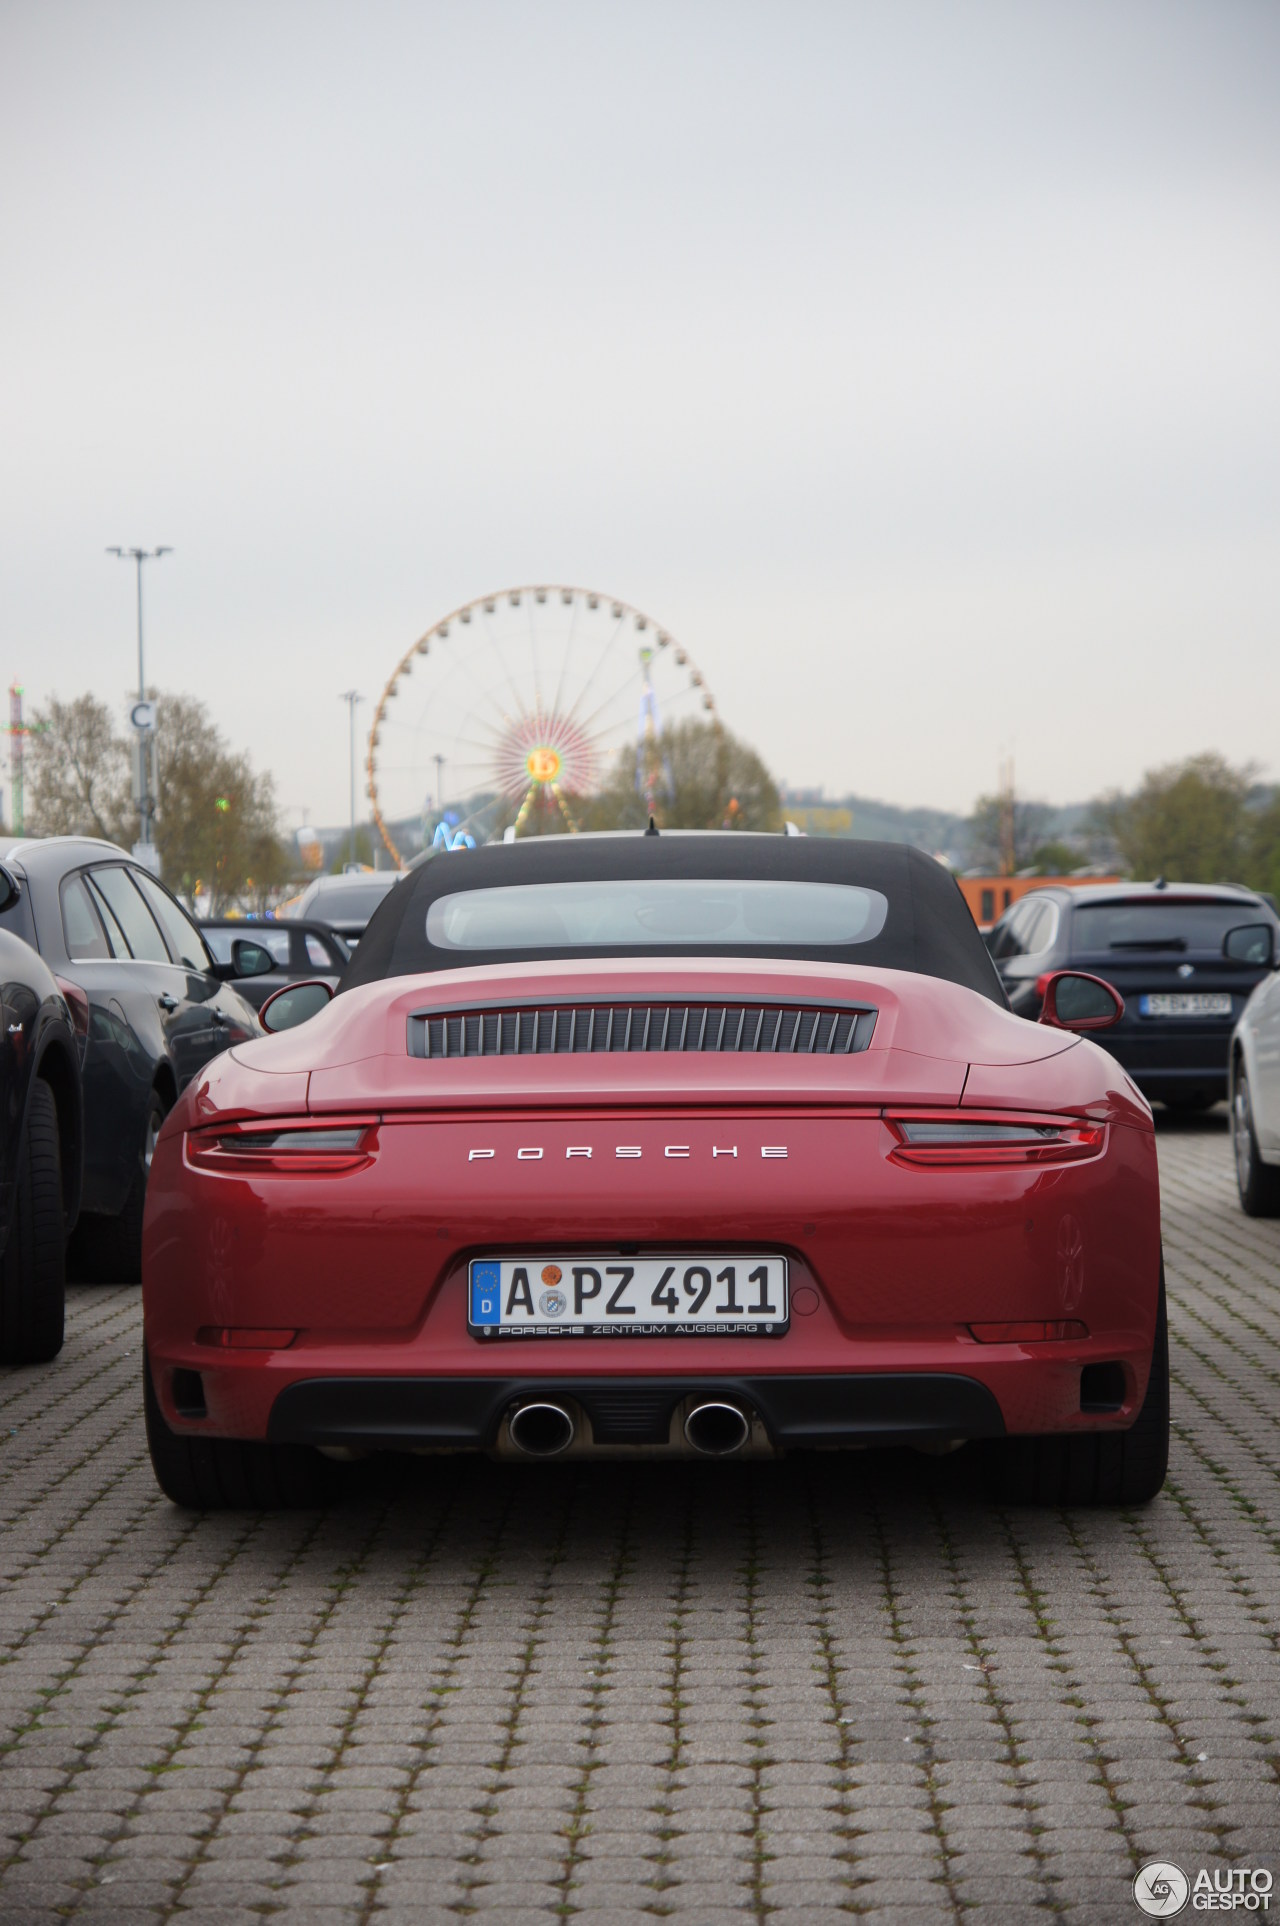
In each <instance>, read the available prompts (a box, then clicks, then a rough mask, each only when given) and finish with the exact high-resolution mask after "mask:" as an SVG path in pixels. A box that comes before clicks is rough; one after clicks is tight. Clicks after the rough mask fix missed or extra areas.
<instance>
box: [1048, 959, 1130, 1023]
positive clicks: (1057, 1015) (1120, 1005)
mask: <svg viewBox="0 0 1280 1926" xmlns="http://www.w3.org/2000/svg"><path fill="white" fill-rule="evenodd" d="M1042 994H1043V996H1044V1008H1043V1010H1041V1012H1040V1021H1041V1023H1047V1024H1049V1026H1050V1027H1051V1028H1052V1029H1055V1030H1079V1031H1084V1030H1109V1029H1110V1028H1111V1026H1112V1024H1113V1023H1119V1021H1120V1019H1121V1017H1122V1016H1123V1015H1124V998H1123V997H1122V996H1121V994H1120V992H1119V991H1118V990H1115V989H1113V988H1112V986H1111V985H1110V984H1109V983H1108V982H1106V981H1105V980H1104V978H1102V977H1100V976H1086V975H1085V973H1084V972H1083V970H1055V971H1054V972H1053V974H1052V975H1051V976H1050V977H1048V978H1047V979H1046V980H1045V983H1044V988H1043V992H1042Z"/></svg>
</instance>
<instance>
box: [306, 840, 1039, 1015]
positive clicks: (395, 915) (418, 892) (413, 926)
mask: <svg viewBox="0 0 1280 1926" xmlns="http://www.w3.org/2000/svg"><path fill="white" fill-rule="evenodd" d="M655 876H662V877H679V878H683V879H686V880H690V881H702V882H715V881H729V880H735V881H736V880H741V879H744V878H760V879H762V880H765V881H770V882H774V881H783V880H795V881H803V882H815V883H843V884H853V885H855V886H857V887H860V888H863V889H870V890H878V891H879V892H880V893H881V894H882V895H883V896H884V897H885V898H886V899H887V900H888V905H889V909H888V915H887V916H886V918H885V922H884V927H883V928H882V929H881V930H880V932H879V934H878V935H876V936H873V937H871V938H870V939H869V940H866V941H863V942H859V943H857V944H849V945H844V944H842V945H840V946H838V947H836V946H830V947H825V946H822V945H815V944H813V943H805V944H797V945H788V944H786V943H785V942H779V943H776V944H775V943H770V944H769V945H768V946H767V947H762V946H761V945H760V944H759V943H754V944H751V945H750V946H747V945H744V944H738V943H723V942H722V943H715V942H711V943H688V942H682V943H678V944H676V943H672V944H671V945H669V946H667V945H664V944H661V943H658V944H652V945H650V944H646V946H645V952H644V954H645V956H646V958H649V957H652V956H654V955H664V954H666V955H679V956H754V957H760V956H777V957H788V958H797V959H807V960H809V961H811V962H821V963H852V964H861V965H872V966H874V967H876V968H879V969H889V970H914V971H917V972H918V973H919V974H920V975H922V976H936V977H942V978H943V979H944V981H946V982H948V983H959V984H962V985H963V986H964V987H965V988H966V989H969V990H976V991H977V992H978V994H979V995H980V996H985V997H989V998H990V999H991V1001H992V1002H993V1003H999V1004H1001V1005H1005V1006H1006V1007H1007V1001H1006V998H1005V994H1004V990H1003V987H1002V985H1001V982H1000V978H999V976H998V975H997V972H996V969H995V965H994V964H993V963H992V961H991V958H990V956H989V955H988V954H987V948H986V945H985V943H984V942H983V940H982V937H981V936H980V935H979V933H978V928H977V925H976V924H975V923H974V920H973V918H972V916H971V915H970V914H969V910H968V908H967V906H966V904H965V900H964V898H963V896H962V895H961V894H960V891H959V889H958V888H957V887H956V883H955V880H954V879H953V877H952V876H951V875H950V874H949V873H948V871H947V870H945V869H944V868H943V866H942V864H941V863H939V862H936V861H935V860H934V859H933V857H931V856H926V855H925V854H924V852H923V851H922V850H919V849H912V848H911V847H910V846H909V845H908V844H906V843H871V842H855V841H853V840H852V839H849V840H845V839H843V838H840V839H837V838H830V839H822V840H819V839H818V838H814V837H799V836H766V835H749V834H742V833H738V834H729V835H725V834H719V833H716V832H714V831H708V832H705V833H683V834H681V833H676V834H667V835H663V836H653V835H649V836H645V835H617V836H569V835H564V836H537V837H530V838H529V839H528V840H527V841H525V842H516V843H488V844H486V845H485V846H484V847H483V848H481V849H465V850H451V851H446V850H441V851H439V852H438V853H437V854H436V855H435V856H433V857H432V858H431V859H430V860H429V861H427V862H424V863H422V864H421V866H420V867H419V868H417V869H414V870H412V871H410V873H409V874H408V875H407V876H406V877H405V879H404V881H403V882H401V883H398V884H397V885H396V887H395V888H394V889H393V890H391V891H389V892H388V894H387V897H386V899H385V900H384V901H383V903H382V904H381V905H380V906H379V908H378V909H377V910H375V912H374V914H373V917H372V920H371V921H370V923H369V926H368V928H367V930H366V931H365V933H364V936H363V938H362V939H361V942H360V946H359V948H358V949H357V950H356V952H355V955H354V956H353V957H352V959H351V962H350V963H349V964H348V966H347V968H346V970H345V972H344V973H343V976H342V979H341V981H340V982H339V984H338V990H339V993H341V992H342V991H343V990H351V989H355V988H356V987H357V985H359V984H361V983H378V982H381V981H383V980H384V979H385V978H387V977H393V976H410V975H416V974H417V973H419V972H420V971H424V970H449V969H459V968H467V967H472V966H474V965H476V964H486V963H512V962H520V963H537V962H551V961H556V960H558V959H561V958H563V957H565V956H566V955H572V956H574V957H576V958H580V959H582V960H584V961H585V960H588V959H590V958H592V957H603V956H628V955H634V954H635V953H636V952H635V950H634V947H630V948H628V947H615V946H604V945H601V946H599V947H591V948H581V947H575V948H573V949H572V950H566V949H564V948H553V949H523V948H522V949H520V950H511V949H506V950H492V951H489V950H475V949H472V950H465V951H460V950H457V949H444V948H440V947H438V946H437V945H435V944H433V943H430V942H429V941H428V939H427V911H428V909H429V907H430V905H431V904H432V903H433V902H434V901H435V900H436V898H438V897H441V896H448V895H452V894H454V893H455V892H457V891H459V890H473V889H477V890H481V889H493V888H497V887H501V886H504V885H508V886H509V885H511V884H537V883H567V882H576V883H584V882H585V883H591V882H601V881H614V880H618V879H624V878H635V879H638V880H644V879H647V878H650V877H655Z"/></svg>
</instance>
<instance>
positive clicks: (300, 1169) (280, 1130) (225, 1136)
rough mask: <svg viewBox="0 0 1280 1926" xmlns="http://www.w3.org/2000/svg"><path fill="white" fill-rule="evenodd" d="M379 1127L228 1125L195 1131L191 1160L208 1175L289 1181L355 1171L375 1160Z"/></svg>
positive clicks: (345, 1120) (354, 1120) (372, 1120)
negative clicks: (271, 1174)
mask: <svg viewBox="0 0 1280 1926" xmlns="http://www.w3.org/2000/svg"><path fill="white" fill-rule="evenodd" d="M377 1124H378V1119H377V1118H376V1117H341V1118H335V1119H334V1121H333V1122H332V1123H326V1124H258V1123H254V1124H242V1125H237V1124H231V1125H224V1126H223V1127H222V1128H221V1129H213V1130H194V1131H192V1133H191V1135H190V1136H189V1137H188V1139H187V1154H188V1157H189V1158H190V1160H191V1162H192V1163H193V1164H198V1165H200V1166H201V1167H202V1168H204V1169H206V1170H225V1171H236V1172H261V1171H276V1172H283V1173H287V1174H288V1175H289V1176H304V1175H306V1174H307V1173H309V1172H312V1171H338V1170H355V1169H357V1168H358V1167H359V1166H360V1165H361V1164H366V1163H368V1162H369V1160H370V1158H371V1157H372V1155H373V1152H374V1150H375V1148H376V1146H377Z"/></svg>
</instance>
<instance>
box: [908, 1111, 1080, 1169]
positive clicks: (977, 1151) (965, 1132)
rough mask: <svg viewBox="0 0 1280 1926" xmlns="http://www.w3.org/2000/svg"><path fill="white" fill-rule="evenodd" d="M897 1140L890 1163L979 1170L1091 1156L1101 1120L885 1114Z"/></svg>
mask: <svg viewBox="0 0 1280 1926" xmlns="http://www.w3.org/2000/svg"><path fill="white" fill-rule="evenodd" d="M885 1122H886V1123H887V1124H888V1126H889V1129H890V1130H891V1131H892V1132H893V1134H894V1137H895V1138H896V1139H897V1141H896V1143H895V1144H894V1146H893V1149H892V1150H891V1151H890V1153H889V1154H890V1156H891V1157H892V1158H893V1160H894V1162H895V1163H900V1164H926V1165H943V1166H950V1167H957V1166H960V1165H968V1166H970V1167H971V1168H977V1169H982V1168H986V1167H989V1166H991V1165H1000V1164H1073V1163H1079V1162H1080V1161H1081V1159H1082V1158H1085V1157H1094V1156H1096V1155H1097V1154H1098V1152H1099V1151H1100V1150H1101V1149H1102V1146H1103V1143H1104V1141H1105V1138H1106V1126H1105V1124H1096V1123H1078V1122H1074V1121H1073V1122H1067V1123H1064V1122H1059V1121H1057V1120H1054V1119H1050V1118H1047V1117H1020V1118H1017V1119H1016V1120H1015V1119H1011V1118H1009V1117H972V1116H962V1115H957V1114H956V1113H954V1112H951V1113H949V1114H947V1115H938V1114H935V1115H933V1116H927V1117H925V1116H911V1117H902V1116H890V1117H886V1118H885Z"/></svg>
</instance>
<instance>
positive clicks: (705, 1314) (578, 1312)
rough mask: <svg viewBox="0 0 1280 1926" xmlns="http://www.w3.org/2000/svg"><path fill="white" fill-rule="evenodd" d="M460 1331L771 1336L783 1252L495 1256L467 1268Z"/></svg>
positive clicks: (780, 1320)
mask: <svg viewBox="0 0 1280 1926" xmlns="http://www.w3.org/2000/svg"><path fill="white" fill-rule="evenodd" d="M469 1284H470V1289H469V1292H468V1303H467V1328H468V1329H469V1330H470V1331H472V1332H473V1333H475V1334H476V1335H477V1336H486V1337H725V1336H730V1335H731V1336H734V1337H773V1336H775V1335H777V1333H779V1332H781V1331H785V1330H786V1328H787V1315H788V1314H787V1260H786V1258H785V1257H766V1256H756V1255H752V1256H749V1257H744V1256H743V1255H742V1254H741V1252H735V1253H734V1255H733V1256H732V1257H714V1256H707V1255H705V1254H704V1255H702V1256H699V1257H687V1256H686V1257H672V1256H666V1257H633V1258H630V1259H627V1258H621V1257H616V1256H610V1257H558V1258H549V1257H502V1258H497V1257H495V1258H480V1259H477V1260H476V1261H475V1262H474V1263H473V1264H472V1265H471V1267H470V1279H469Z"/></svg>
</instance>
